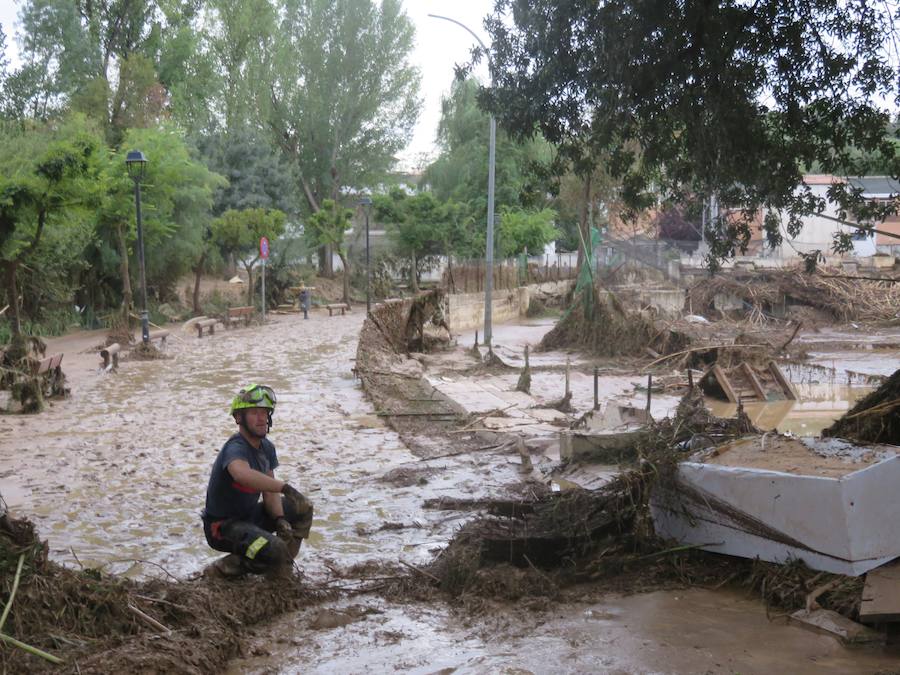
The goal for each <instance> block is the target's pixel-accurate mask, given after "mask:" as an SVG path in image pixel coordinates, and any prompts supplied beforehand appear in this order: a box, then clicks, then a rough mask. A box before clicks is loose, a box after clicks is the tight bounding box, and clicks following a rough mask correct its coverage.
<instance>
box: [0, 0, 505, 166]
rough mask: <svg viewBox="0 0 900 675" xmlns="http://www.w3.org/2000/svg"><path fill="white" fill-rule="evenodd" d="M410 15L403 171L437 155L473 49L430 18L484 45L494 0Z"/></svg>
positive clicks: (6, 24)
mask: <svg viewBox="0 0 900 675" xmlns="http://www.w3.org/2000/svg"><path fill="white" fill-rule="evenodd" d="M18 4H19V3H18V2H15V1H14V0H0V24H2V25H3V32H4V33H6V35H7V56H8V57H10V56H14V55H13V54H11V53H10V52H15V51H16V43H15V39H14V38H13V36H14V35H15V32H16V27H15V24H17V13H18ZM403 4H404V6H405V7H406V13H407V15H408V16H409V18H410V19H411V20H412V22H413V24H414V25H415V27H416V46H415V50H414V51H413V55H412V61H413V63H414V64H415V65H416V66H418V67H419V69H420V71H421V73H422V87H421V95H422V99H423V108H422V112H421V115H420V117H419V124H418V126H417V127H416V129H415V132H414V133H413V135H412V138H410V142H409V145H408V146H407V148H406V150H405V151H404V152H403V154H402V155H401V159H402V163H403V164H404V168H413V167H415V166H416V165H418V164H419V157H420V156H421V155H422V154H423V153H425V154H429V155H434V154H435V152H436V151H435V147H434V139H435V134H436V132H437V125H438V121H439V120H440V115H441V96H442V95H445V94H446V93H448V92H449V90H450V85H451V84H452V83H453V66H454V64H456V63H465V62H466V61H468V58H469V52H470V50H471V48H472V46H473V45H474V41H473V39H472V37H471V36H470V35H469V34H468V33H467V32H466V31H464V30H463V29H462V28H460V27H459V26H456V25H454V24H452V23H449V22H447V21H441V20H439V19H432V18H429V17H428V14H441V15H444V16H448V17H450V18H453V19H456V20H457V21H459V22H461V23H464V24H465V25H467V26H468V27H469V28H470V29H472V30H473V31H474V32H475V33H476V34H477V35H478V36H479V37H480V38H481V39H482V40H483V41H485V42H487V34H486V33H485V32H484V28H483V27H482V19H483V18H484V17H485V15H487V14H488V13H489V12H490V11H491V8H492V7H493V0H403ZM476 75H477V76H478V77H480V78H481V79H482V81H484V80H485V79H486V78H487V67H486V66H484V65H482V66H480V68H479V70H478V71H476Z"/></svg>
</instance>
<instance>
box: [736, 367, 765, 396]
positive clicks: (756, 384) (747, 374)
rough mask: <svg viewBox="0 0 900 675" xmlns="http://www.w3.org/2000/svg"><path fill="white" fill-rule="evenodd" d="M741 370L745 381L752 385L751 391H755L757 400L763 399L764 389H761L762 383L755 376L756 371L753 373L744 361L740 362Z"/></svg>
mask: <svg viewBox="0 0 900 675" xmlns="http://www.w3.org/2000/svg"><path fill="white" fill-rule="evenodd" d="M741 370H742V371H743V373H744V377H746V378H747V381H748V382H749V383H750V386H751V387H753V391H754V392H756V395H757V397H758V398H759V400H760V401H765V400H766V390H765V389H763V386H762V383H761V382H760V381H759V378H758V377H756V373H754V372H753V369H752V368H751V367H750V366H748V365H747V362H746V361H742V362H741Z"/></svg>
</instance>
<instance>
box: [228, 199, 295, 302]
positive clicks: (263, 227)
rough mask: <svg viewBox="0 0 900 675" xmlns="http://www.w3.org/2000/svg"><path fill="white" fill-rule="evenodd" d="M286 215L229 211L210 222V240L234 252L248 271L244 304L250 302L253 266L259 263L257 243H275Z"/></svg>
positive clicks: (282, 228)
mask: <svg viewBox="0 0 900 675" xmlns="http://www.w3.org/2000/svg"><path fill="white" fill-rule="evenodd" d="M285 222H286V216H285V214H284V212H283V211H279V210H278V209H241V210H240V211H238V210H235V209H229V210H228V211H226V212H225V213H223V214H222V215H221V216H219V217H218V218H216V219H215V220H214V221H213V223H212V236H213V240H214V241H215V242H217V243H218V244H220V245H221V246H222V248H223V249H225V250H226V251H228V252H231V253H234V254H235V256H237V257H238V258H239V259H240V261H241V264H243V265H244V269H245V270H247V278H248V282H249V283H248V284H247V302H248V303H252V302H253V266H254V265H255V264H256V263H257V262H258V261H259V240H260V238H262V237H266V238H268V239H269V241H270V242H274V240H275V239H277V238H278V237H279V236H281V234H282V233H283V232H284V226H285Z"/></svg>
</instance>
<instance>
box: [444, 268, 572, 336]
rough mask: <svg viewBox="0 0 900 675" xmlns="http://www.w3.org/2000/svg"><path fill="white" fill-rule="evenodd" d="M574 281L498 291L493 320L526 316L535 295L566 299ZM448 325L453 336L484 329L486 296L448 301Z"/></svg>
mask: <svg viewBox="0 0 900 675" xmlns="http://www.w3.org/2000/svg"><path fill="white" fill-rule="evenodd" d="M573 284H574V281H573V280H565V281H551V282H547V283H544V284H532V285H530V286H519V287H518V288H515V289H512V290H495V291H494V292H493V294H492V295H491V320H492V321H493V322H494V323H503V322H504V321H512V320H513V319H517V318H519V317H520V316H525V313H526V312H527V311H528V303H529V301H530V300H531V297H532V295H534V294H541V295H559V296H562V295H565V294H566V293H567V292H568V290H569V289H570V288H571V287H572V285H573ZM446 307H447V323H448V324H449V326H450V331H451V332H452V333H459V332H461V331H464V330H469V329H472V328H477V327H479V326H482V325H484V293H455V294H448V295H447V298H446Z"/></svg>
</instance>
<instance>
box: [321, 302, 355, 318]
mask: <svg viewBox="0 0 900 675" xmlns="http://www.w3.org/2000/svg"><path fill="white" fill-rule="evenodd" d="M325 309H327V310H328V316H334V313H335V312H336V311H338V310H340V311H341V315H343V314H344V312H349V311H350V305H348V304H347V303H346V302H335V303H333V304H331V305H325Z"/></svg>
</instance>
